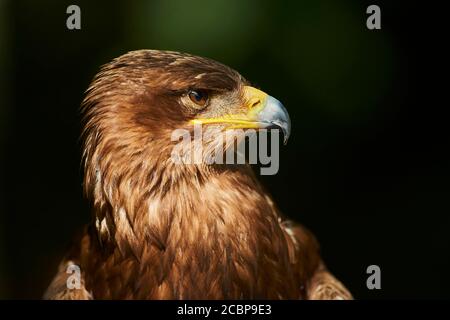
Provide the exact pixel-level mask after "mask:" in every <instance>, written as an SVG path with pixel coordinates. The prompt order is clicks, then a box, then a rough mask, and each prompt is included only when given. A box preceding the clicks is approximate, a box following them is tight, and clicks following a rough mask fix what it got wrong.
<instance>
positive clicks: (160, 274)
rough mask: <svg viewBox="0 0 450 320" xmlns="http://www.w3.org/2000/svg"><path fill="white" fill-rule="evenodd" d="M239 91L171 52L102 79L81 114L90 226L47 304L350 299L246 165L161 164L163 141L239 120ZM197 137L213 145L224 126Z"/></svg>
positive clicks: (238, 85)
mask: <svg viewBox="0 0 450 320" xmlns="http://www.w3.org/2000/svg"><path fill="white" fill-rule="evenodd" d="M247 85H248V83H247V81H246V80H245V79H243V78H242V77H241V76H240V75H239V74H238V73H237V72H236V71H234V70H232V69H230V68H228V67H226V66H224V65H222V64H219V63H217V62H215V61H212V60H209V59H205V58H200V57H195V56H191V55H187V54H181V53H175V52H163V51H155V50H141V51H135V52H130V53H128V54H125V55H123V56H121V57H119V58H117V59H115V60H113V61H112V62H111V63H109V64H107V65H106V66H104V67H103V68H102V70H101V71H100V73H99V74H98V75H97V76H96V77H95V79H94V81H93V83H92V85H91V86H90V88H89V89H88V92H87V96H86V98H85V100H84V101H83V105H82V112H83V115H84V131H83V141H84V155H83V158H84V170H85V176H84V189H85V194H86V196H87V198H88V199H89V201H90V203H91V205H92V212H93V223H92V224H91V225H90V226H88V227H86V229H85V232H84V233H83V234H82V236H81V237H80V238H79V239H78V240H77V242H76V245H75V246H74V247H73V249H72V250H71V251H70V252H69V254H68V255H67V256H66V258H65V259H64V261H63V262H62V264H61V265H60V269H59V270H58V273H57V275H56V277H55V278H54V280H53V282H52V283H51V284H50V287H49V288H48V290H47V292H46V295H45V297H46V298H49V299H224V298H225V299H235V298H268V299H308V298H309V299H348V298H351V295H350V293H349V292H348V291H347V290H346V289H345V288H344V287H343V286H342V284H341V283H340V282H339V281H338V280H336V279H335V278H334V277H333V276H332V275H331V274H330V273H328V272H327V271H326V269H325V267H324V265H323V263H322V262H321V259H320V256H319V252H318V245H317V243H316V241H315V239H314V237H313V236H312V235H311V234H310V233H309V232H308V231H307V230H305V229H304V228H303V227H301V226H300V225H297V224H294V223H293V222H291V221H288V220H286V219H284V218H283V217H282V216H281V215H280V213H279V212H278V210H277V209H276V207H275V205H274V204H273V202H272V200H271V199H270V197H269V196H268V195H267V193H266V192H265V191H264V190H263V188H262V187H261V185H260V184H259V182H258V181H257V179H256V178H255V176H254V174H253V173H252V171H251V168H250V167H249V166H248V165H220V164H211V165H207V164H203V163H200V164H192V165H179V164H178V165H177V164H175V163H174V162H173V161H172V160H171V157H170V156H171V152H172V150H173V147H174V142H172V141H171V133H172V131H173V130H175V129H178V128H188V129H189V130H192V124H191V123H192V122H191V120H193V119H197V118H205V117H207V116H208V117H211V116H216V117H217V114H219V115H222V114H229V113H231V112H233V113H239V112H241V111H240V110H241V108H242V106H243V105H245V102H246V101H245V99H247V98H246V95H245V93H244V90H245V88H246V86H247ZM191 89H196V90H197V89H198V90H206V91H207V92H208V93H209V94H210V96H211V103H210V106H208V107H207V108H206V107H205V108H204V109H202V108H198V109H196V108H193V107H192V106H191V105H190V104H189V103H186V101H185V100H183V99H184V98H183V97H185V95H186V92H188V90H191ZM247 102H248V101H247ZM207 130H210V131H209V134H210V135H209V137H210V139H209V140H208V139H206V141H205V144H208V143H211V144H212V143H214V137H215V136H217V135H219V134H221V133H222V132H223V131H224V125H223V124H222V125H221V124H214V125H210V126H208V129H207ZM206 133H208V131H207V132H206ZM69 263H75V264H77V265H79V266H80V268H81V275H82V288H80V289H68V288H67V286H66V279H67V277H68V276H69V275H68V274H67V273H66V267H67V265H68V264H69Z"/></svg>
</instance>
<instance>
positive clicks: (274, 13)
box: [0, 0, 450, 299]
mask: <svg viewBox="0 0 450 320" xmlns="http://www.w3.org/2000/svg"><path fill="white" fill-rule="evenodd" d="M392 2H394V1H374V2H369V1H350V0H346V1H344V0H341V1H332V0H308V1H295V2H272V1H257V0H251V1H238V0H220V1H206V0H204V1H200V0H195V1H191V2H189V3H188V2H187V1H182V0H176V1H175V0H172V1H123V2H121V3H119V2H112V1H102V2H101V1H97V2H94V1H47V0H46V1H31V0H29V1H5V0H0V107H1V108H0V125H1V134H0V143H1V148H0V155H1V157H0V161H1V167H0V168H1V171H0V175H1V176H0V178H1V180H0V181H1V184H0V188H1V189H0V298H40V296H41V295H42V293H43V291H44V290H45V288H46V286H47V285H48V283H49V281H50V278H51V276H52V275H53V273H54V272H55V268H56V266H57V264H58V261H59V259H60V258H61V257H62V255H63V253H64V250H65V248H66V246H67V245H68V243H69V241H70V239H71V237H72V235H73V234H74V232H75V231H76V230H78V229H79V228H80V226H82V225H83V224H84V223H86V222H87V221H88V220H89V212H88V209H87V204H86V202H85V200H84V199H83V197H82V189H81V182H82V178H81V170H80V154H81V152H80V144H79V141H78V136H79V133H80V124H79V121H80V117H79V114H78V107H79V104H80V101H81V100H82V97H83V92H84V90H85V89H86V88H87V86H88V84H89V82H90V80H91V79H92V77H93V76H94V74H95V73H96V71H97V70H98V67H99V66H100V65H101V64H104V63H106V62H108V61H109V60H111V59H112V58H114V57H116V56H118V55H120V54H123V53H125V52H127V51H129V50H135V49H142V48H154V49H170V50H177V51H186V52H190V53H194V54H198V55H202V56H207V57H210V58H213V59H215V60H218V61H221V62H223V63H225V64H228V65H230V66H232V67H233V68H235V69H237V70H238V71H240V72H241V73H242V74H243V75H244V76H245V77H246V78H247V79H249V80H251V81H253V82H254V83H255V84H256V85H258V86H260V87H261V88H263V89H264V90H265V91H266V92H268V93H270V94H271V95H273V96H275V97H277V98H279V99H280V100H281V101H282V102H283V103H284V105H285V106H286V107H287V109H288V110H289V113H290V115H291V119H292V122H293V129H292V136H291V139H290V141H289V143H288V145H287V146H286V147H283V148H282V151H281V163H280V171H279V173H278V174H277V175H275V176H265V177H262V180H263V182H264V184H265V185H266V186H267V187H268V189H269V190H270V191H271V193H272V194H273V196H274V198H275V200H276V202H277V203H278V205H279V206H280V207H281V209H282V211H283V212H284V213H285V214H286V215H288V216H290V217H292V218H293V219H295V220H297V221H299V222H302V223H303V224H305V225H306V226H307V227H309V228H310V229H311V230H313V231H314V233H315V234H316V235H317V237H318V239H319V241H320V243H321V246H322V252H323V256H324V259H325V261H326V263H327V264H328V266H329V268H330V269H331V271H332V272H334V273H335V274H336V275H337V276H338V277H339V278H340V279H341V280H342V281H343V282H344V283H345V284H346V285H347V286H348V288H349V289H350V290H351V291H352V293H353V294H354V295H355V297H356V298H367V299H372V298H389V299H390V298H449V297H450V294H449V293H448V292H449V291H448V289H447V288H448V287H449V286H450V279H449V276H448V270H449V269H450V259H449V252H450V235H449V233H448V231H449V229H450V216H449V212H450V210H449V209H450V205H449V191H450V188H449V182H448V181H449V176H450V168H449V167H450V166H449V164H450V162H449V157H448V155H447V153H448V151H447V149H448V139H449V132H448V121H449V118H448V115H449V112H448V111H447V110H446V109H447V108H448V102H447V96H446V95H447V92H448V91H449V89H448V73H446V71H445V70H446V68H447V65H446V60H448V55H447V54H446V53H445V52H444V51H443V44H444V42H448V33H447V32H446V31H444V29H443V27H444V24H445V21H446V20H445V19H444V18H445V16H444V14H445V10H444V8H442V7H440V6H438V5H432V4H431V3H429V2H427V4H422V5H413V4H412V3H410V2H407V1H395V4H394V3H392ZM70 4H77V5H79V6H80V7H81V19H82V29H81V30H78V31H76V30H73V31H71V30H67V28H66V18H67V16H68V15H67V14H66V8H67V6H68V5H70ZM370 4H378V5H379V6H380V7H381V12H382V29H381V30H374V31H371V30H368V29H367V28H366V18H367V14H366V13H365V12H366V8H367V6H368V5H370ZM371 264H376V265H379V266H380V267H381V272H382V276H381V283H382V289H381V290H372V291H370V290H368V289H367V288H366V278H367V274H366V268H367V266H369V265H371Z"/></svg>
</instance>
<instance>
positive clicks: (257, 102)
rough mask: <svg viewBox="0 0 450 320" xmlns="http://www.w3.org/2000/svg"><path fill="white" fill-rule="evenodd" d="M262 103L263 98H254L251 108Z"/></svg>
mask: <svg viewBox="0 0 450 320" xmlns="http://www.w3.org/2000/svg"><path fill="white" fill-rule="evenodd" d="M260 103H261V99H258V98H256V99H253V100H251V101H250V109H253V108H255V107H257V106H258V105H259V104H260Z"/></svg>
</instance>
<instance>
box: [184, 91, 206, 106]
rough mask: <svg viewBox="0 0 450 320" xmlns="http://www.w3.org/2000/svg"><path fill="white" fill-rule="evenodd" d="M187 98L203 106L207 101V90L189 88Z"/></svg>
mask: <svg viewBox="0 0 450 320" xmlns="http://www.w3.org/2000/svg"><path fill="white" fill-rule="evenodd" d="M188 96H189V99H191V101H192V102H193V103H194V104H196V105H197V106H199V107H204V106H206V104H207V103H208V101H209V97H208V92H206V91H205V90H189V92H188Z"/></svg>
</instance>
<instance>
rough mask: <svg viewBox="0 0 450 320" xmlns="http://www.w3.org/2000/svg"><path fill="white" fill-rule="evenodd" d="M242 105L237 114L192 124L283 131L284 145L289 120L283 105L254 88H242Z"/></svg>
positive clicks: (287, 134)
mask: <svg viewBox="0 0 450 320" xmlns="http://www.w3.org/2000/svg"><path fill="white" fill-rule="evenodd" d="M243 101H244V105H243V106H242V108H240V110H242V112H238V113H237V114H228V115H225V116H222V117H217V118H200V119H199V118H197V119H194V120H192V121H191V122H192V123H194V124H227V125H228V126H227V129H273V128H278V129H281V130H282V131H283V135H284V144H286V143H287V141H288V138H289V135H290V133H291V120H290V118H289V114H288V112H287V110H286V108H285V107H284V106H283V104H282V103H281V102H280V101H278V100H277V99H275V98H274V97H272V96H269V95H268V94H267V93H265V92H263V91H261V90H258V89H256V88H254V87H250V86H244V87H243Z"/></svg>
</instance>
